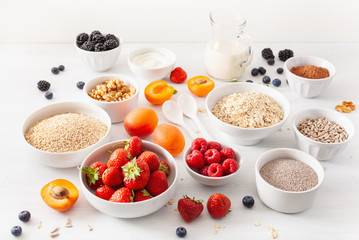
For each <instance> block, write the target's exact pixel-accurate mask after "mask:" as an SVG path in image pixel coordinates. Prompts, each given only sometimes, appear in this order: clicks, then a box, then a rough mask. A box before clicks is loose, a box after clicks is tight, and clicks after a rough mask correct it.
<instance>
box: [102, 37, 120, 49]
mask: <svg viewBox="0 0 359 240" xmlns="http://www.w3.org/2000/svg"><path fill="white" fill-rule="evenodd" d="M104 45H105V47H106V49H107V50H111V49H114V48H117V47H118V46H119V44H118V42H117V41H116V40H113V39H109V40H107V41H105V43H104Z"/></svg>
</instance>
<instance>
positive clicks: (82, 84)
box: [76, 81, 85, 89]
mask: <svg viewBox="0 0 359 240" xmlns="http://www.w3.org/2000/svg"><path fill="white" fill-rule="evenodd" d="M76 86H77V87H78V88H79V89H83V88H84V86H85V83H84V82H82V81H80V82H77V83H76Z"/></svg>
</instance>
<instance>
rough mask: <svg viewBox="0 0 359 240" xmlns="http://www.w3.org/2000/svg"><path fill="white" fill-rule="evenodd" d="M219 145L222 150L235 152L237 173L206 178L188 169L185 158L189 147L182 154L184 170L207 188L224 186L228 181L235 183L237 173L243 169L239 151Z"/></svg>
mask: <svg viewBox="0 0 359 240" xmlns="http://www.w3.org/2000/svg"><path fill="white" fill-rule="evenodd" d="M221 145H222V148H226V147H230V148H232V149H233V151H234V152H235V154H236V161H237V162H238V170H237V171H235V172H234V173H232V174H229V175H226V176H222V177H208V176H204V175H202V174H199V173H197V172H196V171H194V170H193V169H192V168H190V167H189V166H188V164H187V161H186V157H187V156H188V155H189V154H190V153H191V147H189V148H188V149H187V150H186V151H185V152H184V154H183V160H184V165H185V167H186V170H187V172H188V173H189V175H191V177H193V178H194V179H195V180H196V181H198V182H200V183H202V184H204V185H207V186H220V185H224V184H226V183H228V182H230V181H235V178H236V176H237V175H238V173H239V171H240V170H241V169H242V168H243V158H242V156H241V155H240V154H239V151H238V150H237V149H235V148H234V147H233V146H229V145H225V144H222V143H221Z"/></svg>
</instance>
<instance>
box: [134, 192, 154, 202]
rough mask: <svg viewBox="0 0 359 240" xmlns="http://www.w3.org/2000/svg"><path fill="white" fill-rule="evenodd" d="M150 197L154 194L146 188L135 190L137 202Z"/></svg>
mask: <svg viewBox="0 0 359 240" xmlns="http://www.w3.org/2000/svg"><path fill="white" fill-rule="evenodd" d="M150 198H152V196H151V194H150V193H149V192H148V191H147V190H146V189H142V190H138V191H136V192H135V202H141V201H144V200H147V199H150Z"/></svg>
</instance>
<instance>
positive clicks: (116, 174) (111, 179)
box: [102, 167, 122, 187]
mask: <svg viewBox="0 0 359 240" xmlns="http://www.w3.org/2000/svg"><path fill="white" fill-rule="evenodd" d="M102 182H103V183H104V184H105V185H107V186H110V187H112V186H116V185H120V184H121V183H122V177H121V171H120V169H119V168H116V167H109V168H107V169H106V171H105V172H104V173H103V174H102Z"/></svg>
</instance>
